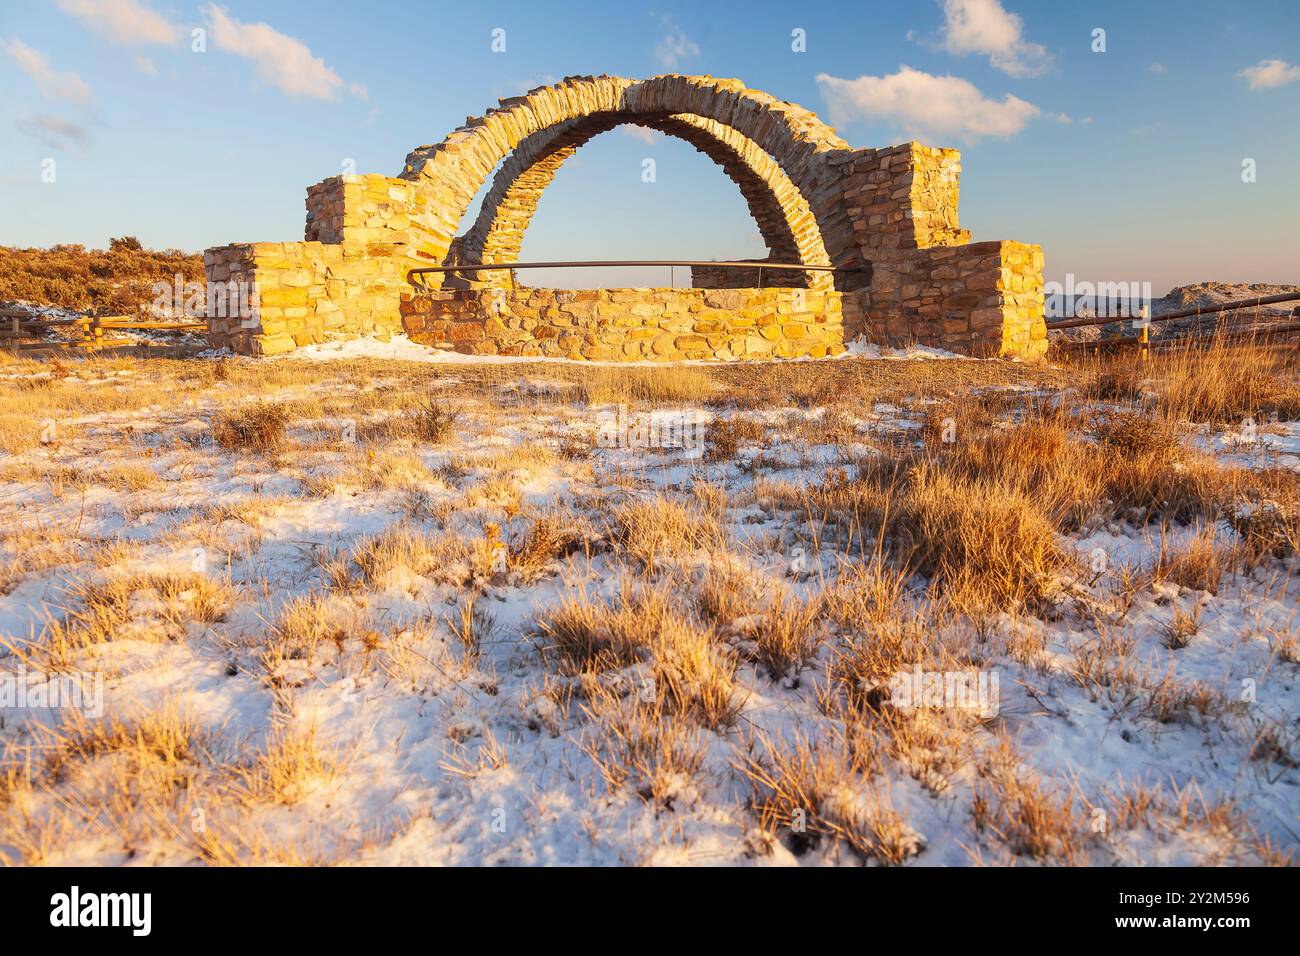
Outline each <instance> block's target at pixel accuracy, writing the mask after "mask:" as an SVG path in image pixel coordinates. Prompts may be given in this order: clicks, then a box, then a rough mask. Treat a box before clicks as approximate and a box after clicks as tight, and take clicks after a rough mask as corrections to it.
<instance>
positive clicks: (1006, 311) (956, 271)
mask: <svg viewBox="0 0 1300 956" xmlns="http://www.w3.org/2000/svg"><path fill="white" fill-rule="evenodd" d="M844 311H845V315H844V323H845V337H846V340H852V339H853V338H855V337H857V336H859V335H861V336H863V337H864V338H865V339H866V340H867V341H869V342H877V343H880V344H882V345H910V344H913V343H919V344H921V345H931V346H936V347H941V348H945V349H949V350H951V351H955V352H961V353H963V354H969V355H980V356H995V355H1004V356H1008V357H1014V358H1023V359H1035V358H1040V357H1042V355H1043V354H1045V353H1046V351H1047V327H1046V325H1044V323H1043V250H1042V249H1041V248H1040V247H1038V246H1030V245H1025V244H1024V243H1020V242H1009V241H1008V242H979V243H974V244H972V245H958V246H932V247H931V248H929V249H922V250H916V251H914V252H912V253H911V254H909V255H892V256H882V257H881V259H880V260H879V261H878V262H877V263H876V265H875V268H874V270H873V274H872V281H871V288H870V289H869V290H864V291H863V292H862V293H860V294H859V296H857V297H855V301H854V302H853V307H852V308H849V307H848V306H847V305H846V308H845V310H844Z"/></svg>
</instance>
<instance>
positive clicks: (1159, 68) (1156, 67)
mask: <svg viewBox="0 0 1300 956" xmlns="http://www.w3.org/2000/svg"><path fill="white" fill-rule="evenodd" d="M1147 69H1148V70H1150V71H1151V72H1152V73H1154V74H1156V75H1157V76H1161V75H1163V74H1165V73H1168V72H1169V68H1168V67H1166V66H1165V65H1164V64H1163V63H1152V64H1151V65H1150V66H1149V67H1147Z"/></svg>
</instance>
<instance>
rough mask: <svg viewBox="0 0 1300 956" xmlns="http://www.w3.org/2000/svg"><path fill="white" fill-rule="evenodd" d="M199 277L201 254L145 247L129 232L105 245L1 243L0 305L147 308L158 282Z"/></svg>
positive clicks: (108, 310)
mask: <svg viewBox="0 0 1300 956" xmlns="http://www.w3.org/2000/svg"><path fill="white" fill-rule="evenodd" d="M178 274H179V275H180V276H182V281H183V282H196V281H197V282H201V281H203V256H202V255H201V254H190V253H187V252H182V251H181V250H179V249H162V250H153V249H144V248H142V247H141V245H140V242H139V240H137V239H135V238H134V237H132V236H126V237H123V238H120V239H112V240H110V242H109V248H108V249H87V248H86V247H85V246H81V245H58V246H54V247H53V248H50V249H18V248H14V247H11V246H0V303H3V304H11V303H15V302H25V303H31V304H33V305H40V306H55V307H58V308H60V309H67V310H70V311H74V312H84V313H88V314H91V315H125V314H132V313H135V312H140V311H147V310H148V308H149V306H150V303H152V302H153V301H154V299H155V298H156V295H157V293H156V292H155V289H154V287H155V285H156V284H157V283H160V282H166V283H169V284H171V283H175V281H176V276H177V275H178Z"/></svg>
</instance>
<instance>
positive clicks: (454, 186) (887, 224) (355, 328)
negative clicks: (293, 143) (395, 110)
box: [203, 75, 1047, 360]
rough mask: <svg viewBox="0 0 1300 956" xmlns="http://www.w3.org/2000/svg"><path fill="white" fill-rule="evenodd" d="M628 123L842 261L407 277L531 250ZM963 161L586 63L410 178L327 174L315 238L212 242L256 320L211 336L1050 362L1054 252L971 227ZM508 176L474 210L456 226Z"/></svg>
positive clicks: (313, 209) (573, 350) (261, 350)
mask: <svg viewBox="0 0 1300 956" xmlns="http://www.w3.org/2000/svg"><path fill="white" fill-rule="evenodd" d="M623 123H633V124H637V125H640V126H646V127H649V128H651V129H655V130H659V131H661V132H663V133H665V134H667V135H670V136H676V137H679V138H681V139H685V140H686V141H687V142H689V143H691V144H692V145H693V146H695V147H696V148H697V149H699V150H700V151H701V152H703V153H704V154H705V155H707V156H708V157H709V158H711V159H713V160H714V161H715V162H717V163H718V164H719V165H720V166H721V167H722V169H723V171H724V172H725V173H726V174H727V175H728V176H729V177H730V178H731V179H732V180H733V181H734V182H735V183H736V184H737V185H738V186H739V187H740V190H741V193H742V195H743V196H744V198H745V200H746V202H747V203H748V206H749V210H750V212H751V214H752V215H753V217H754V220H755V222H756V223H757V224H758V227H759V230H760V232H761V234H762V236H763V238H764V240H765V242H766V244H767V247H768V251H769V256H768V259H767V260H765V261H769V262H773V263H797V264H801V265H808V266H834V267H837V269H840V270H844V271H835V272H828V271H811V270H810V271H803V270H799V271H786V272H782V271H778V270H774V269H768V270H766V271H765V272H763V273H762V274H761V275H762V282H761V284H760V273H759V270H758V269H757V265H758V264H757V263H756V268H755V269H753V270H749V269H722V268H709V267H698V268H695V269H693V270H692V288H657V289H597V290H569V291H566V290H557V289H546V288H529V287H526V286H519V285H518V284H517V283H516V282H515V281H514V278H513V277H512V275H511V273H510V271H509V270H508V269H504V268H503V269H501V270H493V271H483V272H477V273H445V274H438V273H433V274H425V275H423V276H421V277H420V278H421V280H422V281H421V282H420V284H419V285H418V286H413V285H412V284H411V283H410V282H408V271H409V270H411V269H415V268H420V267H426V266H454V265H480V264H497V263H502V264H507V263H512V262H515V261H517V259H518V256H519V251H520V247H521V244H522V241H523V235H524V231H525V230H526V229H527V228H528V224H529V221H530V220H531V218H532V216H533V214H534V212H535V211H536V209H537V203H538V200H539V198H540V196H541V193H542V191H543V190H544V189H545V188H546V186H547V185H548V184H549V183H550V182H551V180H552V178H553V177H554V176H555V174H556V172H557V171H558V169H559V167H560V165H561V164H562V163H563V162H564V161H565V160H566V159H568V157H569V156H571V155H573V153H574V152H576V151H577V149H578V148H579V147H581V146H582V145H583V144H584V143H586V142H587V141H588V140H589V139H591V138H592V137H593V136H595V135H597V134H599V133H603V132H606V131H607V130H610V129H612V128H613V127H615V126H617V125H619V124H623ZM494 170H496V172H495V175H494V174H493V171H494ZM960 172H961V157H960V154H959V152H958V151H957V150H955V149H939V148H934V147H930V146H923V145H921V144H920V143H914V142H909V143H904V144H902V145H899V146H891V147H888V148H883V149H868V148H864V149H854V148H853V147H851V146H849V145H848V144H847V143H845V142H844V141H843V140H842V139H840V138H839V137H838V136H836V135H835V131H834V130H833V129H831V128H830V127H829V126H827V125H825V124H824V123H822V121H821V120H820V119H818V118H817V116H816V115H815V114H813V113H812V112H810V111H808V110H806V109H803V108H802V107H800V106H797V105H795V104H793V103H788V102H785V101H783V100H778V99H776V98H775V97H772V96H769V95H768V94H766V93H763V92H760V91H758V90H752V89H748V88H747V87H746V86H745V85H744V84H743V83H741V82H740V81H739V80H725V79H714V78H712V77H709V76H679V75H668V76H657V77H653V78H651V79H647V80H630V79H623V78H621V77H613V76H597V77H591V76H580V77H569V78H567V79H565V80H563V81H561V82H559V83H557V84H555V85H554V86H545V87H539V88H538V89H535V90H532V91H530V92H529V93H527V94H526V95H524V96H517V97H512V98H510V99H505V100H502V101H501V102H500V106H499V107H498V108H496V109H493V110H489V111H488V113H487V115H486V116H482V117H471V118H469V119H468V120H467V121H466V123H465V125H464V126H462V127H461V128H459V129H457V130H456V131H455V132H453V133H452V134H451V135H450V136H448V137H447V138H446V139H445V140H443V141H442V142H440V143H437V144H435V145H432V146H421V147H419V148H417V149H415V150H414V151H412V152H411V153H410V155H408V156H407V158H406V166H405V168H404V169H403V170H402V172H401V174H400V175H398V176H397V177H388V176H383V175H379V174H367V175H345V176H334V177H331V178H330V179H326V180H325V181H323V182H320V183H317V184H316V185H314V186H312V187H310V188H309V189H308V190H307V228H306V235H305V238H304V241H303V242H255V243H238V244H234V245H227V246H220V247H217V248H213V249H209V250H207V251H206V252H205V253H204V257H203V258H204V267H205V270H206V273H207V279H208V282H209V284H215V283H223V284H225V285H224V287H225V288H229V289H232V290H233V289H238V288H244V289H247V288H248V287H249V285H250V284H251V286H252V288H253V289H254V290H255V292H256V295H255V297H254V299H253V301H255V302H256V305H255V306H254V308H253V309H252V311H251V314H246V315H242V316H241V315H239V314H238V310H235V309H231V310H226V309H220V308H218V309H216V310H215V312H216V314H214V315H212V316H210V317H209V319H208V327H209V338H210V340H211V342H212V344H213V345H214V346H218V347H220V346H226V347H229V348H231V349H233V350H234V351H236V352H240V353H244V354H250V355H271V354H276V353H282V352H288V351H291V350H292V349H294V348H296V347H298V346H302V345H307V344H310V343H314V342H321V341H325V340H327V339H333V338H340V337H352V336H361V335H374V336H379V337H381V338H384V337H387V336H389V335H390V334H392V333H395V332H401V331H405V332H406V333H407V334H409V335H410V336H411V338H413V339H414V340H416V341H418V342H423V343H427V344H431V345H435V346H439V347H444V348H450V349H455V350H457V351H459V352H464V353H469V354H476V355H535V356H556V357H568V358H576V359H593V360H610V359H626V360H675V359H683V358H686V359H724V360H725V359H733V358H766V357H773V356H775V357H797V356H823V355H835V354H838V353H840V352H842V351H844V348H845V343H846V342H849V341H851V340H853V339H855V338H859V337H861V338H862V339H863V340H865V341H867V342H873V343H878V344H882V345H907V344H913V343H917V344H923V345H931V346H938V347H942V348H945V349H950V350H952V351H956V352H961V353H965V354H970V355H982V356H987V355H1001V356H1010V357H1017V358H1023V359H1032V358H1037V357H1040V356H1041V355H1042V354H1043V353H1044V352H1045V351H1046V349H1047V332H1046V327H1045V325H1044V321H1043V280H1042V268H1043V253H1042V249H1041V248H1040V247H1039V246H1034V245H1026V244H1024V243H1020V242H1012V241H1009V240H1003V241H992V242H978V243H971V242H969V238H970V234H969V232H967V231H966V230H964V229H961V228H959V226H958V224H957V194H958V180H959V174H960ZM490 176H491V177H492V183H491V187H490V189H489V191H488V192H487V195H486V198H485V199H484V202H483V204H482V208H481V211H480V213H479V215H478V217H477V219H476V220H475V222H474V223H473V225H472V226H470V228H469V229H468V230H467V231H466V232H465V234H464V235H462V236H459V237H457V236H456V235H455V232H456V229H457V227H458V226H459V224H460V223H461V221H462V219H463V218H464V216H465V214H466V212H467V210H468V209H469V207H470V205H471V203H472V201H473V199H474V197H475V196H476V195H477V193H478V192H479V190H480V188H481V187H482V186H483V185H484V183H486V182H487V180H488V177H490ZM231 294H232V297H233V295H234V293H233V292H232V293H231ZM227 312H229V313H230V314H228V315H227V314H225V313H227Z"/></svg>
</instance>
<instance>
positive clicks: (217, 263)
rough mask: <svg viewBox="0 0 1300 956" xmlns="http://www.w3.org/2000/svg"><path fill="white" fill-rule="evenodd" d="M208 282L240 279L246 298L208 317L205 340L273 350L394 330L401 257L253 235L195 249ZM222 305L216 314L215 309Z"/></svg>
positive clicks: (244, 349)
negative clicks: (244, 308) (243, 309)
mask: <svg viewBox="0 0 1300 956" xmlns="http://www.w3.org/2000/svg"><path fill="white" fill-rule="evenodd" d="M203 266H204V271H205V272H206V273H207V279H208V282H209V284H212V283H216V282H223V283H229V282H234V283H240V284H242V286H243V288H245V289H247V290H249V291H248V292H247V293H245V295H244V298H245V300H246V302H247V303H248V304H249V305H250V306H251V311H250V312H249V314H245V315H240V314H238V310H237V309H236V308H235V307H234V298H235V296H234V294H233V292H231V293H228V295H229V301H230V302H231V306H230V307H228V308H226V309H221V308H218V313H217V315H212V316H209V317H208V320H207V321H208V341H209V342H211V343H212V345H213V346H214V347H216V348H230V349H232V350H234V351H236V352H239V353H241V354H244V355H276V354H279V353H282V352H290V351H292V350H293V349H295V348H297V347H298V346H300V345H310V344H312V343H313V342H323V341H325V340H326V339H327V338H332V337H341V336H357V335H377V336H380V337H386V336H388V335H389V334H391V333H393V332H398V331H401V327H402V323H401V315H400V312H399V310H398V303H399V297H400V294H401V292H402V290H404V289H407V288H409V286H408V285H407V284H406V269H407V266H406V264H405V263H404V261H402V260H400V259H397V258H394V257H392V256H391V255H389V256H372V255H370V254H369V251H368V249H367V248H366V247H365V246H364V245H360V244H355V243H339V244H329V243H321V242H253V243H239V244H235V245H229V246H219V247H217V248H215V249H209V250H207V251H206V252H204V253H203ZM223 313H224V315H223Z"/></svg>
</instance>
